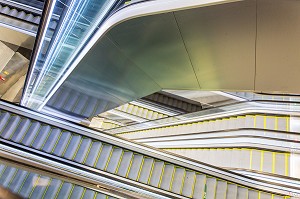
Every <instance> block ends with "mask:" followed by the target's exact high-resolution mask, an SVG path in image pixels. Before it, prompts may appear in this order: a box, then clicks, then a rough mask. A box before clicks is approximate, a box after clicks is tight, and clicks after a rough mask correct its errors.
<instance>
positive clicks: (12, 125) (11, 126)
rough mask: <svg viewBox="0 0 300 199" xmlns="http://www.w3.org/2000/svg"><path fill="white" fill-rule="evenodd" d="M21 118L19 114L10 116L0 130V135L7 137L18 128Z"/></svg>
mask: <svg viewBox="0 0 300 199" xmlns="http://www.w3.org/2000/svg"><path fill="white" fill-rule="evenodd" d="M20 121H21V118H20V117H19V116H16V115H14V116H12V117H11V118H10V120H9V122H8V123H7V125H6V127H5V128H4V129H3V130H2V132H1V137H3V138H5V139H8V138H9V137H10V136H11V134H12V133H13V132H15V130H16V128H18V126H19V124H20Z"/></svg>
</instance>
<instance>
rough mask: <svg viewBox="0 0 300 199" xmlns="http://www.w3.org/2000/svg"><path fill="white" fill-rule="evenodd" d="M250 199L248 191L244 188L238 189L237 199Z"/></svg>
mask: <svg viewBox="0 0 300 199" xmlns="http://www.w3.org/2000/svg"><path fill="white" fill-rule="evenodd" d="M245 198H248V190H247V189H246V188H244V187H238V188H237V199H245Z"/></svg>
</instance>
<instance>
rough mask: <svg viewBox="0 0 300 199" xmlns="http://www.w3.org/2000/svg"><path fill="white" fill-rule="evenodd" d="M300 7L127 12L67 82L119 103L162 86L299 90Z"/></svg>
mask: <svg viewBox="0 0 300 199" xmlns="http://www.w3.org/2000/svg"><path fill="white" fill-rule="evenodd" d="M299 11H300V2H299V1H297V0H257V1H256V0H244V1H237V2H236V1H235V2H231V3H226V4H218V5H212V6H206V7H197V8H196V7H195V6H193V7H192V8H189V9H185V10H172V11H168V12H167V13H160V14H152V15H150V16H143V17H138V18H134V19H130V20H127V21H124V22H122V23H119V24H118V25H116V26H114V27H113V28H111V29H110V30H109V31H108V32H106V34H105V35H103V36H102V37H101V38H100V39H99V40H98V41H97V42H96V43H95V44H94V45H93V46H92V47H91V49H90V50H89V51H88V52H87V53H86V54H85V56H84V57H83V58H82V59H81V61H80V62H79V63H78V65H77V67H76V68H75V69H74V70H73V72H72V73H71V74H70V76H69V77H68V78H67V79H66V81H65V82H64V84H63V85H64V86H67V87H72V88H76V89H77V90H80V91H81V92H83V93H86V94H87V95H92V96H93V97H98V98H99V99H103V98H104V99H106V100H107V99H108V100H109V99H112V100H111V101H113V103H114V104H115V106H117V105H120V104H123V103H126V102H128V101H132V100H135V99H137V98H140V97H143V96H146V95H148V94H150V93H153V92H156V91H159V90H161V89H191V90H235V91H236V90H239V91H245V90H247V91H255V92H283V93H300V92H299V88H300V86H299V85H300V84H299V83H300V78H298V74H299V71H300V67H299V64H300V59H299V58H298V57H299V56H298V55H299V52H300V45H299V44H300V40H299V39H298V37H299V35H300V34H299V32H300V20H299V19H300V14H299V13H300V12H299ZM110 108H111V107H110Z"/></svg>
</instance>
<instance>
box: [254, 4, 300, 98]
mask: <svg viewBox="0 0 300 199" xmlns="http://www.w3.org/2000/svg"><path fill="white" fill-rule="evenodd" d="M257 3H258V12H257V14H258V18H257V66H256V73H257V75H256V81H255V89H256V90H257V91H260V90H262V91H265V92H268V91H269V92H273V91H278V92H287V93H299V85H300V78H299V73H300V67H299V66H300V59H299V52H300V40H299V34H300V12H299V10H300V1H297V0H259V1H257Z"/></svg>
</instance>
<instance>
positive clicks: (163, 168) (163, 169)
mask: <svg viewBox="0 0 300 199" xmlns="http://www.w3.org/2000/svg"><path fill="white" fill-rule="evenodd" d="M165 166H166V165H165V163H164V164H163V167H162V171H161V175H160V178H159V182H158V186H157V187H158V188H160V185H161V182H162V178H163V175H164V172H165Z"/></svg>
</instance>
